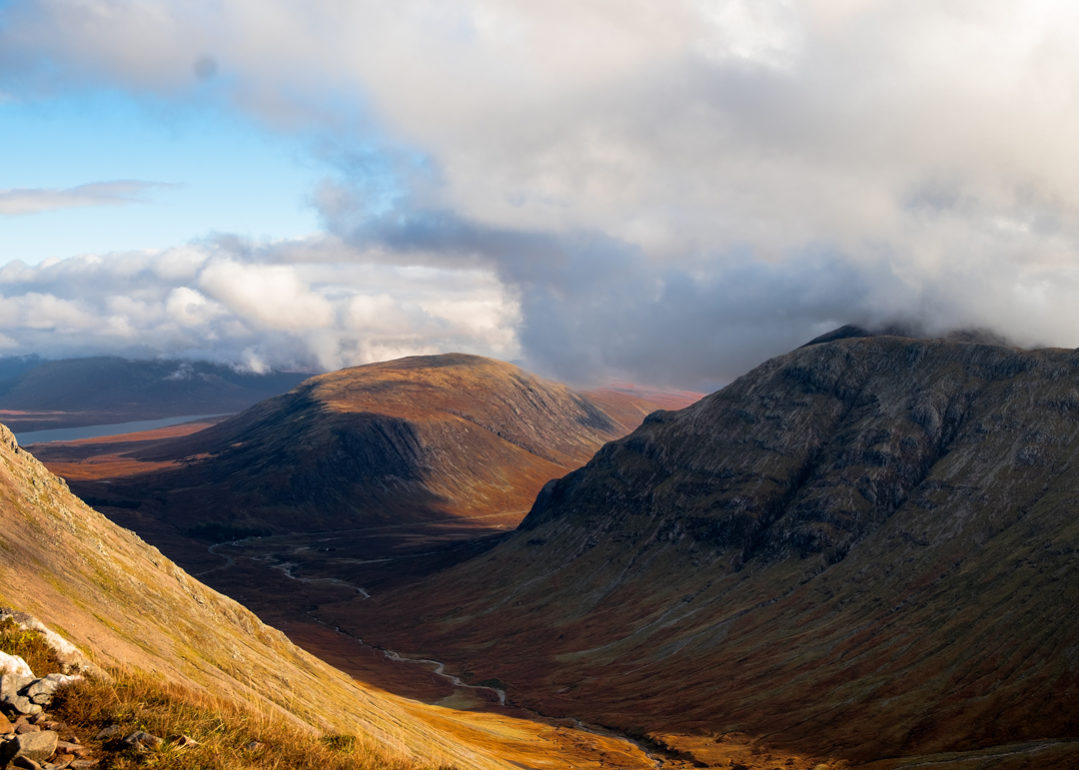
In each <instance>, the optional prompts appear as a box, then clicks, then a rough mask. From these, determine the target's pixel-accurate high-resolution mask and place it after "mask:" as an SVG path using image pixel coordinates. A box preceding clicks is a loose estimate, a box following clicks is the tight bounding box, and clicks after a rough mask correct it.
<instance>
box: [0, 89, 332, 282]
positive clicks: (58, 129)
mask: <svg viewBox="0 0 1079 770" xmlns="http://www.w3.org/2000/svg"><path fill="white" fill-rule="evenodd" d="M305 142H313V139H311V138H309V137H305V136H295V135H281V134H278V133H275V132H273V131H268V130H266V129H265V127H263V126H260V125H258V124H256V123H255V122H253V121H252V120H250V119H248V118H246V117H245V116H243V115H239V114H237V113H235V112H226V111H224V110H222V109H221V108H220V107H218V106H216V105H213V104H201V105H198V104H195V105H191V104H188V105H183V106H182V107H180V106H177V105H171V104H169V103H167V102H163V101H160V100H152V101H149V102H148V103H147V100H144V99H143V100H140V99H138V98H136V97H135V96H133V95H131V94H127V93H123V92H119V91H115V90H113V91H102V90H93V91H76V92H70V91H64V92H61V93H59V94H56V95H48V96H44V97H36V98H27V99H19V98H18V97H12V98H9V99H8V100H7V101H4V102H2V103H0V168H2V169H3V187H4V188H6V189H56V190H66V189H70V188H74V187H77V186H79V185H83V184H87V183H91V182H95V181H102V180H139V181H143V182H147V183H149V185H151V186H148V187H147V188H146V189H145V190H143V191H141V192H139V193H137V194H136V195H134V196H133V198H134V199H133V201H132V202H130V203H114V204H102V205H97V206H84V207H77V208H59V209H56V210H53V211H43V212H40V213H30V214H24V215H21V216H6V217H0V243H3V254H2V255H0V259H3V260H4V261H10V260H13V259H21V260H23V261H25V262H29V263H36V262H39V261H41V260H42V259H45V258H48V257H56V258H64V257H69V256H73V255H76V254H83V253H107V252H110V251H125V250H135V249H164V248H167V247H169V246H174V245H176V244H179V243H184V242H186V241H188V240H190V239H192V238H197V237H201V236H203V235H207V234H210V233H214V232H228V233H235V234H238V235H242V236H244V237H247V238H251V239H257V240H266V239H282V238H298V237H302V236H305V235H308V234H310V233H314V232H316V231H317V230H318V229H319V222H318V216H317V214H316V211H315V209H314V206H313V205H312V203H311V200H310V197H311V191H312V190H313V189H314V188H315V187H316V185H317V184H318V182H319V180H320V179H321V178H322V177H324V176H326V175H327V174H328V172H329V169H328V168H327V167H326V166H325V164H322V163H320V162H319V161H318V160H317V159H316V158H315V157H314V155H313V154H312V153H311V152H310V151H309V150H308V148H306V147H305Z"/></svg>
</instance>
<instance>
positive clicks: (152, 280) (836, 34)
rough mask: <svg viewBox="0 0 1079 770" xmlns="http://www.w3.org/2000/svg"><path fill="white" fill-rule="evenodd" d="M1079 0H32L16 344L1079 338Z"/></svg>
mask: <svg viewBox="0 0 1079 770" xmlns="http://www.w3.org/2000/svg"><path fill="white" fill-rule="evenodd" d="M1077 30H1079V7H1076V6H1075V5H1074V4H1073V3H1070V2H1064V1H1063V0H1030V1H1029V2H1025V3H1022V4H1019V3H1014V2H1010V1H1009V0H941V2H938V3H931V4H930V3H910V2H907V0H805V2H799V3H790V2H787V1H786V0H669V1H668V2H663V3H659V2H651V1H650V0H640V1H639V2H636V1H635V2H628V3H627V2H614V1H613V0H611V2H607V1H606V0H599V1H598V2H594V3H578V2H568V1H567V2H560V1H556V2H551V3H531V2H525V1H524V0H520V2H517V1H516V0H508V1H507V0H446V2H440V3H430V2H426V1H425V0H401V1H400V2H396V3H392V4H386V3H381V2H375V0H371V1H370V2H367V1H366V0H358V1H357V2H354V3H340V2H338V1H337V0H304V1H303V2H301V0H231V1H230V2H228V3H220V2H218V1H217V0H0V354H13V355H18V354H28V353H36V354H39V355H44V356H64V355H85V354H88V353H102V352H108V353H118V354H123V355H137V356H187V357H200V358H211V359H214V360H218V361H226V362H229V363H233V364H235V365H237V366H241V367H246V368H253V369H265V368H272V367H304V368H311V367H315V368H321V369H331V368H336V367H340V366H346V365H351V364H358V363H365V362H368V361H374V360H380V359H386V358H392V357H396V356H400V355H410V354H421V353H436V352H444V351H448V350H463V351H467V352H473V353H480V354H484V355H491V356H495V357H498V358H503V359H508V360H514V361H518V362H520V363H523V364H524V365H526V366H527V367H529V368H531V369H533V370H535V371H538V372H540V373H543V374H549V375H554V376H557V377H560V378H563V379H566V380H569V381H571V382H576V383H582V384H583V383H592V382H602V381H605V380H608V379H621V380H626V379H629V380H634V381H637V382H641V383H646V384H661V385H662V384H669V385H675V386H679V387H689V388H697V389H702V388H708V387H713V386H715V385H717V384H720V383H722V382H726V381H729V380H730V379H731V378H732V377H734V376H737V375H738V374H740V373H742V372H744V371H745V370H746V369H748V368H749V367H750V366H752V365H754V364H756V363H758V362H760V361H762V360H764V359H765V358H767V357H769V356H771V355H775V354H777V353H781V352H784V351H785V350H788V349H790V348H792V347H795V346H796V345H798V344H801V343H802V342H804V341H806V340H807V339H810V338H812V337H813V336H816V335H817V334H820V333H822V332H824V331H827V330H829V329H830V328H833V327H835V326H838V325H840V324H843V323H849V322H853V323H861V324H866V325H873V324H885V323H892V322H907V323H917V324H922V325H924V326H925V328H927V329H928V330H929V331H931V332H939V331H944V330H948V329H953V328H957V327H970V326H975V327H988V328H991V329H994V330H997V331H999V332H1002V333H1004V334H1005V335H1008V336H1009V337H1011V338H1012V339H1014V340H1015V341H1017V342H1019V343H1021V344H1028V345H1034V344H1052V345H1064V346H1073V347H1074V346H1075V345H1076V344H1079V339H1077V338H1076V332H1075V330H1076V329H1079V301H1077V300H1079V260H1077V258H1076V254H1077V253H1079V250H1077V247H1079V193H1077V191H1079V157H1077V152H1079V151H1077V150H1076V149H1075V148H1076V144H1075V140H1074V135H1075V130H1074V127H1075V126H1076V125H1079V103H1077V102H1076V100H1075V98H1074V88H1075V83H1076V82H1077V79H1079V54H1077V53H1076V52H1075V46H1074V39H1075V32H1076V31H1077Z"/></svg>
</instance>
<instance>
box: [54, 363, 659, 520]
mask: <svg viewBox="0 0 1079 770" xmlns="http://www.w3.org/2000/svg"><path fill="white" fill-rule="evenodd" d="M652 408H653V405H652V403H651V402H649V401H647V400H645V399H642V398H637V397H634V396H632V395H631V394H625V393H594V394H591V395H589V394H584V393H578V392H575V391H573V390H570V389H569V388H567V387H566V386H564V385H561V384H558V383H554V382H551V381H548V380H544V379H541V378H539V377H536V376H534V375H531V374H529V373H527V372H525V371H523V370H521V369H519V368H517V367H515V366H512V365H510V364H507V363H503V362H499V361H494V360H491V359H487V358H481V357H478V356H469V355H463V354H449V355H440V356H418V357H412V358H404V359H400V360H397V361H389V362H384V363H378V364H370V365H367V366H360V367H354V368H350V369H344V370H341V371H338V372H332V373H330V374H324V375H320V376H318V377H313V378H311V379H309V380H307V381H305V382H304V383H302V384H301V385H300V386H298V387H296V388H294V389H293V390H291V391H289V392H288V393H285V394H283V395H280V396H276V397H274V398H270V399H267V400H265V401H262V402H260V403H259V404H257V405H255V406H253V407H251V408H250V409H248V410H247V411H245V412H243V413H241V414H239V415H236V416H235V417H233V418H231V419H229V420H226V421H224V422H221V423H218V424H217V425H214V426H213V427H210V428H207V429H205V430H202V431H199V432H197V433H194V434H191V435H187V436H183V437H179V438H174V439H170V440H165V441H155V442H151V443H150V444H148V445H143V446H140V445H132V446H131V447H129V448H127V449H125V450H124V451H125V452H126V454H125V457H126V458H127V460H129V461H131V462H130V466H129V467H128V468H127V470H126V471H125V475H124V476H121V477H108V478H105V479H97V480H95V479H93V478H88V475H89V474H83V475H82V476H81V478H80V480H78V481H73V484H74V485H75V489H76V491H78V492H79V493H80V494H82V495H84V496H85V497H87V498H88V499H93V500H94V501H95V503H97V504H100V505H103V506H107V507H108V506H111V507H110V508H109V510H110V512H113V511H115V512H116V515H117V517H119V518H120V520H121V521H123V523H125V524H130V525H131V526H133V527H134V528H136V529H139V528H140V527H142V526H146V522H147V521H148V520H153V521H156V522H162V521H166V522H168V523H169V526H174V527H175V528H176V529H177V530H179V531H181V532H185V533H189V534H191V533H194V534H196V535H198V534H201V535H203V536H205V537H207V538H208V539H211V540H212V539H217V540H227V539H231V538H232V537H238V536H241V535H245V534H254V533H270V532H297V531H299V532H310V531H315V530H344V529H349V528H357V527H366V526H370V525H376V524H381V525H388V524H399V523H402V522H406V523H407V522H417V521H430V520H445V519H457V520H465V519H467V520H471V521H479V522H482V521H487V522H488V523H495V522H508V523H509V524H510V526H512V525H515V524H516V523H517V522H518V521H519V520H520V519H521V517H522V516H523V515H524V513H525V511H527V509H528V507H529V506H530V505H531V502H532V500H533V499H534V498H535V495H536V493H537V492H538V491H539V489H540V488H541V487H542V486H543V484H544V483H545V482H546V481H548V480H549V479H551V478H554V477H557V476H561V475H563V474H564V473H565V472H566V471H568V470H570V469H571V468H574V467H576V466H578V465H580V464H581V463H583V462H584V461H585V460H587V459H588V457H589V456H591V454H592V453H593V452H594V451H595V450H596V449H597V448H598V447H599V446H600V445H601V444H602V443H603V442H604V441H607V440H609V439H611V438H615V437H618V436H621V435H625V434H626V433H628V432H629V431H630V430H632V429H633V428H634V427H636V426H637V425H638V424H639V423H640V421H641V420H642V419H643V417H644V416H645V415H646V414H647V413H648V412H650V411H651V410H652ZM39 451H40V453H41V456H42V457H43V459H45V460H46V461H47V462H50V463H57V467H58V468H59V467H60V466H62V465H63V464H64V463H65V462H67V463H70V461H72V460H73V459H75V460H77V459H79V452H84V451H85V452H87V453H92V452H93V451H94V448H93V447H92V446H90V445H80V446H76V447H74V449H72V448H64V447H49V446H42V447H40V448H39ZM84 456H85V455H84ZM64 467H66V469H67V470H69V471H72V470H76V469H73V468H72V467H71V466H70V465H67V466H64ZM85 467H89V468H90V469H91V470H92V468H93V466H92V465H89V466H85ZM100 467H103V468H104V467H105V466H100ZM113 467H115V466H113ZM140 470H146V471H148V472H145V473H139V471H140ZM77 476H78V474H75V475H73V478H76V477H77ZM124 516H128V517H129V518H128V519H124V518H123V517H124ZM140 522H141V523H140Z"/></svg>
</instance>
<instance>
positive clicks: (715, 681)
mask: <svg viewBox="0 0 1079 770" xmlns="http://www.w3.org/2000/svg"><path fill="white" fill-rule="evenodd" d="M1077 510H1079V353H1077V352H1075V351H1072V350H1038V351H1020V350H1016V349H1013V348H1008V347H1004V346H1001V345H993V344H980V343H977V342H963V341H955V340H952V341H945V340H918V339H906V338H899V337H893V336H877V337H858V336H846V335H844V336H841V337H839V338H835V339H831V340H829V341H825V342H822V343H819V344H813V345H810V346H807V347H804V348H801V349H798V350H795V351H793V352H792V353H790V354H787V355H785V356H781V357H778V358H775V359H773V360H771V361H768V362H767V363H765V364H763V365H761V366H760V367H758V368H757V369H755V370H754V371H752V372H750V373H749V374H747V375H745V376H744V377H742V378H740V379H739V380H737V381H736V382H734V383H732V384H731V385H730V386H728V387H726V388H724V389H723V390H721V391H719V392H717V393H715V394H713V395H711V396H709V397H707V398H705V399H703V400H701V401H700V402H698V403H696V404H694V405H693V406H690V407H688V408H686V409H683V410H681V411H678V412H660V413H657V414H654V415H652V416H651V417H649V418H648V419H647V420H646V421H645V423H644V424H643V425H642V426H641V427H640V428H639V429H638V430H637V431H635V432H634V433H632V434H631V435H629V436H627V437H625V438H623V439H621V440H618V441H614V442H612V443H610V444H608V445H606V446H605V447H604V448H603V449H602V450H601V451H600V452H599V453H598V454H596V455H595V457H594V458H593V459H592V460H591V461H590V462H589V463H588V465H587V466H586V467H584V468H582V469H580V470H577V471H574V472H572V473H570V474H569V475H567V476H565V477H564V478H562V479H560V480H558V481H556V482H553V483H551V484H549V485H547V486H546V487H545V488H544V490H543V491H542V492H541V494H540V495H539V498H538V499H537V501H536V503H535V505H534V506H533V508H532V510H531V512H530V513H529V515H528V517H527V518H526V519H525V520H524V522H523V523H522V525H521V526H520V528H519V530H518V531H517V533H515V534H514V535H513V536H512V537H511V538H510V539H509V540H508V541H506V542H504V543H503V544H501V545H499V546H498V547H496V548H495V549H493V550H492V551H490V552H488V553H487V554H485V555H482V556H479V557H477V558H475V559H473V560H472V561H470V562H466V563H465V564H463V565H460V566H458V567H457V568H455V569H454V570H453V571H451V572H448V573H445V574H442V575H438V576H436V578H435V579H431V580H428V581H426V582H424V583H422V584H420V585H419V586H417V587H414V588H413V589H411V590H409V589H404V590H399V591H397V592H395V593H391V594H390V595H387V596H384V597H379V596H376V597H374V598H373V599H371V600H370V601H365V602H357V601H352V602H342V603H340V604H338V605H337V606H336V607H323V608H321V609H320V612H321V613H322V617H323V618H324V619H326V620H328V621H329V622H333V623H337V624H339V625H341V626H342V627H343V628H345V629H346V630H350V631H352V632H353V633H357V632H358V631H359V629H360V628H362V629H363V631H364V635H365V637H366V638H368V639H372V638H374V639H376V640H380V641H383V642H384V643H386V644H390V645H395V646H396V648H397V649H401V650H408V651H409V653H410V654H414V655H431V656H437V657H438V658H439V659H441V660H448V661H449V662H450V665H451V666H453V667H456V669H457V670H468V671H475V672H478V674H479V675H482V676H487V677H490V676H494V677H497V678H498V679H499V680H500V681H502V682H504V683H506V686H507V691H508V693H509V697H510V698H511V699H516V700H517V701H518V702H521V703H525V704H527V705H529V706H530V707H533V708H535V709H537V710H539V711H542V712H545V713H574V714H576V715H579V716H587V717H588V718H591V719H593V720H595V721H598V722H601V723H606V724H610V725H617V726H619V727H621V728H636V729H640V730H645V731H652V732H654V733H660V734H665V735H668V736H676V737H677V736H682V738H683V739H685V740H686V741H689V742H692V741H696V742H697V743H698V744H699V743H701V740H700V739H699V738H692V739H690V738H687V737H686V736H709V735H713V736H714V735H724V734H729V733H732V732H740V733H744V734H748V735H750V736H754V737H756V738H757V739H759V740H762V741H765V742H766V743H768V744H770V745H773V746H780V747H787V748H792V749H798V750H801V751H805V752H808V753H815V754H817V755H832V756H839V757H844V758H846V759H847V760H849V761H851V762H853V763H855V764H858V765H866V766H872V767H879V768H885V767H888V768H890V767H900V766H915V765H917V766H923V765H924V766H931V767H1074V766H1076V764H1077V763H1079V743H1076V742H1075V741H1074V739H1075V738H1076V737H1079V713H1077V712H1076V710H1075V709H1074V704H1075V703H1076V702H1077V699H1079V655H1077V654H1076V644H1077V640H1079V603H1077V602H1076V601H1075V597H1076V596H1079V515H1077V513H1076V512H1077ZM416 639H422V640H423V641H422V642H417V641H415V640H416ZM410 642H411V646H409V643H410ZM671 740H676V738H671ZM704 742H707V739H706V740H705V741H704ZM944 752H955V753H952V754H944ZM886 758H890V759H887V760H886ZM904 758H905V759H904Z"/></svg>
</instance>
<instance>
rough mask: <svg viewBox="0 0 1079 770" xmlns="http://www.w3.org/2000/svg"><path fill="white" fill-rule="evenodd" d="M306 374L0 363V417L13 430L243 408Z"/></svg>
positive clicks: (114, 362)
mask: <svg viewBox="0 0 1079 770" xmlns="http://www.w3.org/2000/svg"><path fill="white" fill-rule="evenodd" d="M309 376H310V373H296V372H274V373H268V374H255V373H252V372H238V371H236V370H234V369H232V368H230V367H227V366H222V365H220V364H212V363H208V362H205V361H179V360H164V359H161V360H153V361H132V360H128V359H124V358H116V357H97V358H72V359H64V360H60V361H44V360H42V359H39V358H36V357H28V358H6V359H0V413H3V415H4V420H5V423H6V424H7V425H8V426H9V427H11V428H12V429H14V430H16V431H36V430H46V429H49V428H56V427H67V426H76V425H95V424H108V423H118V422H127V421H134V420H145V419H154V418H161V417H177V416H186V415H205V414H226V413H233V412H238V411H240V410H241V409H246V408H247V407H249V406H251V405H252V404H254V403H256V402H257V401H260V400H262V399H264V398H268V397H270V396H273V395H277V394H278V393H281V392H282V391H285V390H288V389H289V388H291V387H293V386H295V385H297V384H298V383H300V382H301V381H303V380H304V379H305V378H307V377H309Z"/></svg>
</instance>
